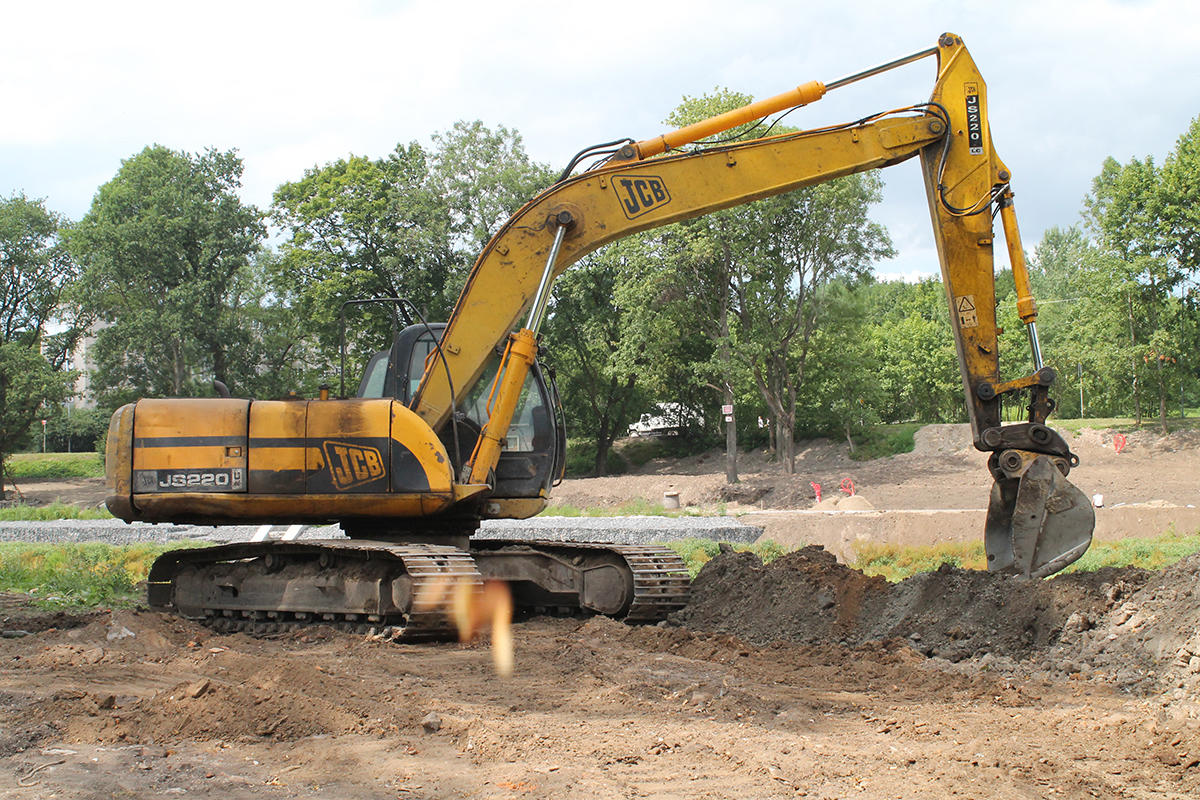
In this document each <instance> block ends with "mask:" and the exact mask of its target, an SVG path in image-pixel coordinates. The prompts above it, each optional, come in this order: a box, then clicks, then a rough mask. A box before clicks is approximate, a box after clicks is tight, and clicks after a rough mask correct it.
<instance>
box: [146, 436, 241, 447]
mask: <svg viewBox="0 0 1200 800" xmlns="http://www.w3.org/2000/svg"><path fill="white" fill-rule="evenodd" d="M133 446H134V447H135V448H152V447H245V446H246V437H245V436H139V437H136V438H134V440H133Z"/></svg>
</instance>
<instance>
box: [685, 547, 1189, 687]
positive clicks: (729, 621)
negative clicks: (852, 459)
mask: <svg viewBox="0 0 1200 800" xmlns="http://www.w3.org/2000/svg"><path fill="white" fill-rule="evenodd" d="M1198 563H1200V562H1198ZM1147 577H1148V573H1145V572H1144V571H1141V570H1111V569H1110V570H1101V571H1099V572H1094V573H1076V574H1071V575H1065V576H1060V577H1058V578H1056V579H1054V580H1050V581H1029V580H1026V579H1023V578H1020V577H1016V576H1007V575H992V574H989V573H987V572H980V571H976V570H964V569H959V568H956V567H951V566H949V565H944V566H943V567H942V568H940V569H939V570H937V571H936V572H931V573H923V574H920V575H915V576H913V577H911V578H909V579H907V580H905V581H902V582H900V583H898V584H894V585H893V584H889V583H887V582H886V581H885V580H883V579H882V578H868V577H867V576H865V575H863V574H862V573H861V572H859V571H857V570H854V569H851V568H850V567H847V566H845V565H842V564H839V563H838V562H837V561H836V560H835V559H834V557H833V556H832V555H831V554H829V553H827V552H825V551H824V550H823V549H821V548H820V547H816V546H811V547H806V548H804V549H803V550H798V551H796V552H795V553H792V554H789V555H787V556H784V557H783V558H780V559H778V560H776V561H774V562H772V563H771V564H769V565H765V566H764V565H763V563H762V561H761V560H759V559H758V558H757V557H756V556H754V555H751V554H747V553H727V554H722V555H720V556H718V557H717V558H715V559H713V560H712V561H710V562H709V563H708V564H707V565H705V567H704V569H703V570H701V572H700V574H699V575H698V576H697V578H696V580H695V583H694V584H693V588H692V599H691V602H690V603H689V605H688V607H687V608H685V609H684V610H683V611H681V612H680V613H679V614H678V615H677V621H679V622H680V623H682V624H685V625H688V626H690V627H694V628H699V629H704V630H713V631H719V632H722V633H729V634H733V635H736V636H740V637H742V638H745V639H746V640H748V641H750V642H753V643H756V644H764V643H767V642H770V641H777V640H789V641H797V642H805V643H812V642H818V641H825V642H828V641H836V642H841V643H843V644H850V645H859V644H863V643H866V642H870V641H876V640H885V639H891V638H897V637H899V638H905V639H907V640H908V641H909V642H910V643H911V644H912V646H913V647H914V649H917V650H919V651H920V652H922V653H924V654H925V655H929V656H939V657H941V658H944V659H946V660H948V661H962V660H964V659H969V658H973V657H978V656H983V655H985V654H989V653H990V654H992V655H993V656H1003V657H1007V658H1011V659H1015V660H1023V659H1026V658H1029V657H1030V656H1032V655H1034V654H1035V653H1038V652H1041V651H1044V650H1046V649H1047V648H1049V647H1051V646H1052V645H1055V644H1056V643H1057V642H1058V641H1059V639H1060V638H1061V636H1062V634H1063V631H1064V629H1065V628H1067V627H1068V626H1069V625H1074V626H1078V625H1080V624H1082V623H1081V622H1080V620H1081V619H1099V618H1101V617H1103V616H1104V615H1105V614H1107V613H1108V612H1109V611H1110V610H1112V609H1113V608H1114V607H1115V606H1117V605H1118V604H1120V603H1122V602H1124V601H1125V599H1126V598H1127V597H1128V596H1129V595H1130V594H1131V593H1132V592H1134V591H1135V590H1136V589H1137V588H1138V587H1139V586H1140V585H1141V584H1142V583H1144V582H1145V581H1146V579H1147ZM1197 613H1200V612H1197ZM1181 624H1182V623H1181ZM1195 638H1196V642H1195V644H1196V647H1195V652H1196V653H1197V656H1198V657H1200V635H1198V636H1196V637H1195ZM1188 646H1189V647H1190V646H1191V645H1188ZM1189 652H1191V651H1189ZM1197 664H1198V665H1200V660H1198V662H1197ZM1198 671H1200V670H1198Z"/></svg>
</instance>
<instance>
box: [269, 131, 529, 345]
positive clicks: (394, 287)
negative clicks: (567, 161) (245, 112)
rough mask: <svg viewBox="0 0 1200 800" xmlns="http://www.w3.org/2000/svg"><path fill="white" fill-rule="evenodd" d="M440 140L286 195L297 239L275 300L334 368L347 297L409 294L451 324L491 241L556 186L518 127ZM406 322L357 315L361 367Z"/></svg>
mask: <svg viewBox="0 0 1200 800" xmlns="http://www.w3.org/2000/svg"><path fill="white" fill-rule="evenodd" d="M433 142H434V147H433V149H427V148H425V147H422V146H421V145H420V144H418V143H416V142H413V143H410V144H408V145H403V144H400V145H397V146H396V148H395V149H394V150H393V151H392V152H391V153H390V154H388V155H387V156H386V157H384V158H380V159H374V160H373V159H369V158H366V157H363V156H350V157H348V158H344V159H340V160H338V161H335V162H332V163H330V164H326V165H325V166H323V167H314V168H313V169H310V170H308V171H307V172H306V173H305V175H304V177H303V178H301V179H300V180H298V181H295V182H291V183H286V184H284V185H282V186H280V187H279V189H277V190H276V192H275V199H274V205H273V216H274V219H275V221H276V223H277V224H278V225H280V227H282V228H283V229H284V231H285V232H286V234H287V236H288V239H287V241H286V242H285V243H284V245H283V247H282V250H281V258H280V260H279V262H278V264H277V265H276V268H275V270H274V274H275V280H274V287H275V293H276V295H277V296H279V297H282V298H286V302H287V303H288V304H289V305H290V306H291V307H292V308H293V309H294V311H295V313H296V314H298V315H299V316H300V317H301V318H303V319H304V320H305V321H306V322H307V324H308V325H309V327H310V330H312V331H313V333H314V335H315V336H314V338H315V341H316V346H315V350H316V352H318V353H319V358H320V360H321V361H322V362H323V363H325V364H328V363H333V362H334V358H335V355H336V353H337V349H338V339H339V337H338V330H337V324H336V323H337V320H338V316H339V313H340V312H341V310H342V307H343V304H344V303H345V302H346V301H349V300H361V299H368V298H379V297H403V298H406V299H409V300H411V301H413V302H414V303H415V304H416V306H417V307H418V309H420V310H421V313H422V314H423V315H425V317H426V318H427V319H429V320H431V321H433V320H444V319H446V318H447V317H448V316H449V313H450V310H451V309H452V308H453V305H454V301H455V299H456V298H457V296H458V292H459V290H460V289H461V287H462V284H463V281H464V280H465V278H466V274H467V270H468V269H469V268H470V266H471V264H472V263H473V262H474V260H475V258H476V257H477V255H478V254H479V251H480V250H481V249H482V248H483V245H484V244H486V242H487V240H488V239H489V238H490V237H491V236H492V234H494V233H495V232H496V231H497V230H498V229H499V227H500V225H501V224H502V223H503V222H504V220H506V219H507V218H508V217H509V215H511V214H512V213H513V212H514V211H516V210H517V209H518V208H520V207H521V206H522V205H523V204H524V203H525V202H527V201H528V200H529V198H530V196H531V195H532V193H533V192H534V191H536V189H537V188H540V187H541V186H544V185H546V183H548V182H549V174H550V173H549V170H548V168H547V167H544V166H541V165H538V164H535V163H534V162H532V161H531V160H530V159H529V157H528V156H527V155H526V154H525V152H524V150H523V148H522V145H521V139H520V137H519V136H518V135H517V134H516V133H515V132H513V131H510V130H508V129H506V128H503V127H501V128H499V129H498V130H496V131H491V130H489V129H488V128H486V127H485V126H483V125H482V124H481V123H478V122H475V123H461V122H460V123H458V124H456V125H455V126H454V128H453V129H452V130H450V131H447V132H445V133H441V134H437V135H435V136H434V137H433ZM394 320H395V317H394V312H393V310H392V309H391V308H390V307H378V308H375V309H365V310H360V311H359V312H356V316H355V317H353V318H352V319H351V322H352V323H353V324H348V325H347V327H348V334H347V338H348V342H349V345H350V351H351V356H352V359H353V360H355V361H362V360H364V359H365V357H366V356H367V355H369V354H370V353H372V352H374V351H376V350H378V349H380V347H381V344H382V342H384V341H385V340H386V339H385V337H386V335H387V333H388V331H390V329H391V327H392V325H393V324H394Z"/></svg>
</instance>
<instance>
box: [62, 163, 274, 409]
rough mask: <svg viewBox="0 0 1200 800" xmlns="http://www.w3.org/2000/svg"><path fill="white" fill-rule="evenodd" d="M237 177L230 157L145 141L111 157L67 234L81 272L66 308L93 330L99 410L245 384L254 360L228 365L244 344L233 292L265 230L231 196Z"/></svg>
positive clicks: (242, 285)
mask: <svg viewBox="0 0 1200 800" xmlns="http://www.w3.org/2000/svg"><path fill="white" fill-rule="evenodd" d="M241 175H242V162H241V159H240V158H238V156H237V154H236V153H235V152H233V151H226V152H219V151H216V150H207V151H205V152H204V153H200V154H189V153H183V152H177V151H174V150H170V149H168V148H166V147H162V146H160V145H153V146H150V147H147V148H145V149H144V150H142V152H140V153H138V154H137V155H135V156H133V157H131V158H129V159H127V160H126V161H124V162H122V164H121V168H120V170H118V172H117V174H116V176H115V177H114V178H113V179H112V180H110V181H109V182H108V183H106V184H104V185H103V186H101V187H100V190H99V191H98V192H97V194H96V197H95V199H94V200H93V201H92V206H91V209H90V210H89V211H88V213H87V214H86V215H85V216H84V217H83V219H82V220H80V222H79V223H78V225H76V226H75V228H74V229H72V230H71V232H70V235H69V237H68V245H69V247H70V250H71V252H72V254H73V255H74V256H75V258H76V259H77V260H78V261H79V262H80V263H81V264H82V265H83V267H84V271H83V275H82V277H81V279H80V281H79V284H78V286H77V287H76V288H75V292H74V297H75V301H76V302H77V303H78V304H79V306H80V307H82V308H84V309H86V310H88V311H89V312H91V313H93V314H95V316H96V317H97V318H98V320H99V321H100V325H101V329H100V330H99V331H98V333H97V341H96V345H95V359H96V363H97V370H96V374H95V376H94V384H95V385H96V386H97V390H98V394H99V395H100V397H101V399H102V401H103V402H104V403H105V404H108V405H110V406H111V405H114V404H116V403H119V402H122V401H124V400H127V399H132V398H134V397H139V396H145V395H151V396H154V395H159V396H161V395H175V396H181V395H193V394H211V392H212V389H211V384H210V382H211V380H212V379H214V378H215V379H217V380H221V381H224V382H225V383H227V384H230V386H231V388H233V389H235V390H236V389H238V388H243V389H244V388H246V387H245V386H242V385H240V384H249V383H252V377H253V370H255V369H256V368H257V367H258V364H256V363H255V364H246V363H237V366H236V369H235V363H236V362H238V361H239V360H240V359H239V354H243V353H245V352H246V351H247V348H248V347H252V345H253V341H252V340H251V339H249V337H247V336H246V332H245V331H244V329H243V328H242V326H241V318H240V317H241V315H240V313H239V305H240V302H239V297H240V296H242V295H243V293H244V292H245V291H246V283H247V281H248V280H250V276H249V274H248V267H249V265H250V260H251V258H252V256H253V255H254V254H255V253H256V251H257V250H258V249H259V247H260V245H261V241H262V238H263V236H264V235H265V229H264V226H263V223H262V215H261V213H260V212H259V211H258V210H257V209H255V208H254V207H253V206H248V205H246V204H244V203H243V202H242V201H241V199H240V198H239V197H238V189H239V188H240V185H241Z"/></svg>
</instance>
